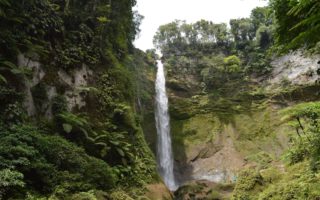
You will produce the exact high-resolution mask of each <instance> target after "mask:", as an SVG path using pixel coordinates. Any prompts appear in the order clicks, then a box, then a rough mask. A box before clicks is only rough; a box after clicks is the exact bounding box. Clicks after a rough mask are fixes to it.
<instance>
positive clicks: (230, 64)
mask: <svg viewBox="0 0 320 200" xmlns="http://www.w3.org/2000/svg"><path fill="white" fill-rule="evenodd" d="M223 63H224V65H225V68H226V71H227V73H236V72H239V71H240V64H241V61H240V59H239V58H238V57H237V56H235V55H232V56H229V57H226V58H224V59H223Z"/></svg>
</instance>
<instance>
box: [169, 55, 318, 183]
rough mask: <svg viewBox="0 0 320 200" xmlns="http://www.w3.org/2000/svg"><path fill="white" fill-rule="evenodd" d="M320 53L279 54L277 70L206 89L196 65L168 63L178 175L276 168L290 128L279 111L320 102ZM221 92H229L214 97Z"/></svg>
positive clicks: (217, 176) (222, 175)
mask: <svg viewBox="0 0 320 200" xmlns="http://www.w3.org/2000/svg"><path fill="white" fill-rule="evenodd" d="M319 60H320V58H319V56H311V57H310V56H306V55H303V54H302V52H300V51H299V52H293V53H291V54H288V55H285V56H282V57H279V58H275V59H274V60H273V61H272V63H271V64H272V66H273V71H272V72H271V73H270V75H267V76H264V77H260V78H253V77H252V78H249V80H248V81H247V82H246V83H243V82H242V83H241V82H239V81H238V80H237V79H230V80H229V81H228V82H226V83H225V84H224V85H223V86H221V87H218V88H214V89H213V91H212V92H206V91H204V88H203V85H204V84H203V83H202V79H201V76H200V72H199V71H197V70H196V69H197V63H196V62H194V61H193V60H192V59H186V60H185V62H184V63H183V64H181V62H180V64H179V65H172V63H170V64H168V62H171V61H170V60H169V61H168V60H165V66H167V76H168V80H167V87H168V91H169V98H170V99H169V103H170V116H171V134H172V137H173V150H174V159H175V164H176V165H175V166H176V167H175V173H176V177H177V178H178V180H179V182H180V184H184V183H185V182H188V181H191V180H208V181H211V182H216V183H232V182H234V181H235V180H236V179H237V174H238V172H239V171H240V170H241V169H243V168H246V167H250V166H256V167H258V168H259V167H260V168H263V167H266V166H270V165H273V166H276V167H279V168H281V165H282V164H281V162H280V161H279V158H280V155H281V154H282V153H283V151H284V150H285V149H286V148H287V144H288V133H289V132H290V127H288V126H287V125H285V124H284V123H283V122H282V121H281V116H280V115H279V114H278V111H279V110H280V109H282V108H284V107H287V106H290V105H293V104H295V103H297V102H298V101H301V100H302V101H306V100H318V99H319V98H320V97H319V93H318V92H317V91H318V90H319V88H320V86H319V85H318V84H317V80H318V79H319V75H318V73H319V72H318V71H319V68H320V65H319V64H318V62H319ZM217 91H228V92H225V93H223V92H222V93H220V94H219V95H216V94H215V92H216V93H217Z"/></svg>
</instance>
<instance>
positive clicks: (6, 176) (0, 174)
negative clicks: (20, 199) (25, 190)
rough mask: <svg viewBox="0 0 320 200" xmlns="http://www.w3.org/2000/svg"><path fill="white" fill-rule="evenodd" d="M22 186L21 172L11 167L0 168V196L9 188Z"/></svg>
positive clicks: (23, 183) (23, 184)
mask: <svg viewBox="0 0 320 200" xmlns="http://www.w3.org/2000/svg"><path fill="white" fill-rule="evenodd" d="M24 186H25V182H24V181H23V174H21V173H20V172H18V171H14V170H11V169H3V170H0V198H2V197H3V196H4V195H5V193H6V192H7V190H9V189H10V188H15V187H24Z"/></svg>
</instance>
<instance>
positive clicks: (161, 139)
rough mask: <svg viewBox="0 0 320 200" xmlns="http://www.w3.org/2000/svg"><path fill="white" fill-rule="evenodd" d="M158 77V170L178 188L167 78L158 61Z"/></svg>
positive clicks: (169, 183)
mask: <svg viewBox="0 0 320 200" xmlns="http://www.w3.org/2000/svg"><path fill="white" fill-rule="evenodd" d="M157 67H158V70H157V79H156V115H155V117H156V126H157V135H158V145H157V160H158V170H159V173H160V175H161V177H162V178H163V180H164V183H165V184H166V185H167V187H168V188H169V189H170V190H171V191H174V190H176V189H177V185H176V183H175V179H174V175H173V156H172V147H171V136H170V118H169V114H168V97H167V94H166V80H165V76H164V69H163V64H162V62H161V61H160V60H158V61H157Z"/></svg>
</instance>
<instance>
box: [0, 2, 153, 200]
mask: <svg viewBox="0 0 320 200" xmlns="http://www.w3.org/2000/svg"><path fill="white" fill-rule="evenodd" d="M135 3H136V2H135V1H133V0H121V1H118V0H117V1H109V0H98V1H97V0H92V1H73V0H68V1H64V0H45V1H43V0H32V1H28V2H26V1H22V0H21V1H20V0H18V1H11V0H1V1H0V27H1V33H0V81H1V83H0V99H1V102H2V104H1V106H0V113H1V115H0V127H1V128H0V141H1V142H0V143H1V145H0V146H1V147H0V163H1V164H0V199H8V198H10V199H37V198H45V197H50V199H96V198H100V199H105V198H111V199H118V198H124V197H123V196H128V197H129V195H131V196H132V197H133V198H138V196H139V195H143V194H144V193H145V191H143V187H144V186H145V184H147V183H151V182H154V181H157V179H158V177H157V174H156V171H155V162H154V158H153V156H152V154H151V151H150V150H149V148H148V146H147V144H146V143H145V141H144V136H143V131H142V128H141V120H140V119H141V116H140V115H139V113H138V111H137V110H136V107H137V106H136V105H137V104H136V100H137V99H138V98H139V100H141V102H142V104H143V103H146V101H150V100H151V97H150V94H148V93H147V92H145V93H144V94H141V92H140V90H141V89H140V85H141V84H142V83H139V81H138V80H142V79H143V78H140V79H137V81H136V82H134V81H133V80H134V79H135V78H136V77H135V76H134V75H135V74H137V73H138V71H140V70H142V69H143V66H144V67H145V66H147V67H149V66H150V65H151V66H152V65H153V62H154V61H153V58H151V57H149V58H148V57H146V55H144V54H143V53H140V52H139V51H138V50H136V49H134V47H133V45H132V42H133V40H134V39H135V35H136V33H137V32H138V31H139V23H140V20H141V16H140V15H138V14H137V13H135V12H133V11H132V7H133V6H134V5H135ZM21 57H24V58H25V59H26V60H27V62H26V64H25V65H27V66H23V65H22V66H21ZM35 62H36V63H40V70H42V71H43V73H44V76H43V77H41V78H40V80H39V81H38V82H36V83H35V85H32V84H33V83H34V77H33V76H35V73H37V72H36V71H35V70H39V68H32V66H31V67H30V66H29V64H30V63H35ZM86 66H89V68H88V70H92V71H94V73H93V74H92V75H91V76H92V77H86V75H83V78H87V79H89V80H88V85H82V86H81V87H78V86H77V87H76V88H74V89H72V88H70V87H71V86H72V85H73V84H74V82H75V80H73V82H71V84H67V83H66V82H64V81H65V80H66V79H63V78H61V77H60V74H61V73H64V74H67V75H65V76H66V77H69V76H70V77H75V76H74V74H75V73H76V72H77V71H79V70H81V69H82V68H83V67H86ZM147 70H152V68H151V67H149V69H147ZM36 76H38V75H36ZM140 76H143V75H140ZM75 78H77V77H75ZM30 84H31V88H30V91H31V95H32V99H33V102H34V106H35V110H36V112H35V113H32V116H29V115H30V113H29V115H28V113H27V110H28V108H30V107H31V106H33V104H30V103H27V104H26V99H27V98H28V96H27V94H28V91H29V88H28V86H30ZM50 88H54V91H56V92H54V93H53V96H50V95H49V93H48V90H49V89H50ZM68 91H69V92H70V91H71V92H74V91H75V92H79V94H80V95H81V96H82V97H83V99H84V101H85V104H86V105H85V106H82V107H81V106H70V99H68V96H67V94H68ZM72 94H74V93H72ZM69 95H70V93H69ZM148 103H149V102H148ZM26 107H27V108H26ZM48 113H49V114H48ZM140 114H141V112H140ZM125 188H130V189H129V190H128V189H125ZM134 188H137V189H134ZM124 190H126V192H124ZM113 191H114V192H113ZM106 192H107V193H106ZM126 193H127V194H126ZM129 193H130V194H129Z"/></svg>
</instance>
